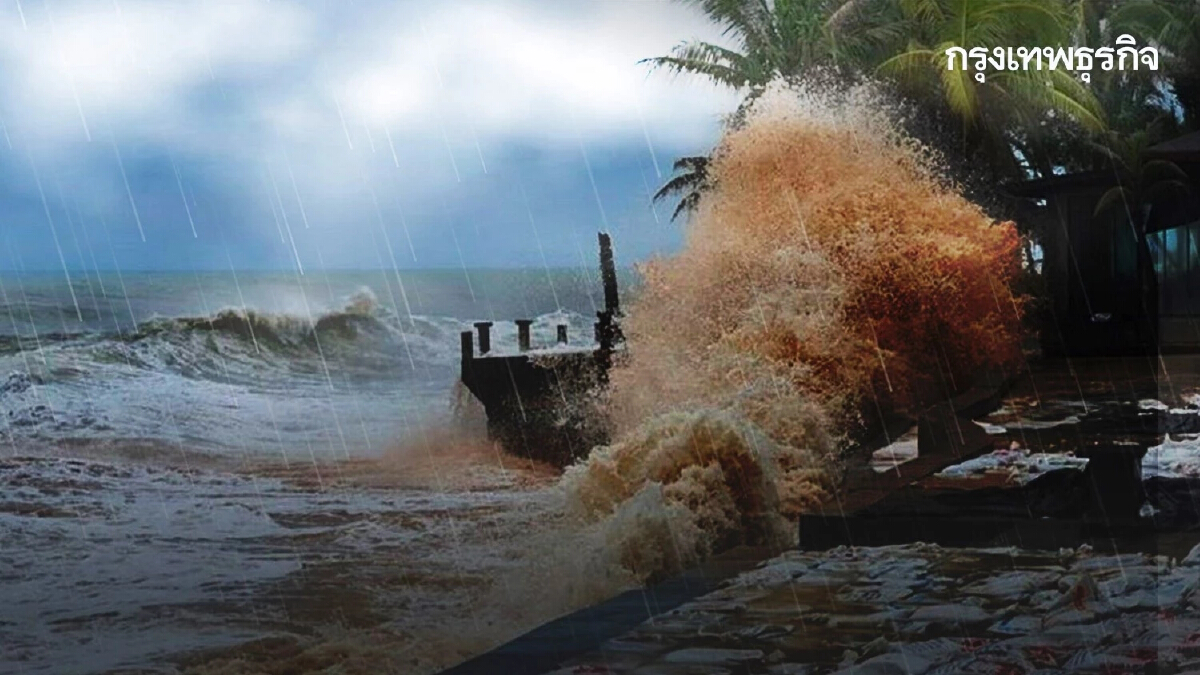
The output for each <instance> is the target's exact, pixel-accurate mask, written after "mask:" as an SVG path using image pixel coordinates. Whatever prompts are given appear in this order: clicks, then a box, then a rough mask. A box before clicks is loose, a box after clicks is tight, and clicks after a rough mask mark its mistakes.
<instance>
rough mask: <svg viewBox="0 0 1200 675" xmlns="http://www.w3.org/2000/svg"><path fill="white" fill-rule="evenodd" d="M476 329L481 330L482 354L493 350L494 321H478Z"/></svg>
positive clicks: (480, 351) (480, 346)
mask: <svg viewBox="0 0 1200 675" xmlns="http://www.w3.org/2000/svg"><path fill="white" fill-rule="evenodd" d="M475 329H476V330H478V331H479V353H480V355H483V354H486V353H488V352H490V351H492V322H491V321H476V322H475Z"/></svg>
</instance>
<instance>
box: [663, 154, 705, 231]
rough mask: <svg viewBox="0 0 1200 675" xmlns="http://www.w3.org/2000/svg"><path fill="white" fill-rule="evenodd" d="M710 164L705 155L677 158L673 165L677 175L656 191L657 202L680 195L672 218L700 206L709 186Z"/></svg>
mask: <svg viewBox="0 0 1200 675" xmlns="http://www.w3.org/2000/svg"><path fill="white" fill-rule="evenodd" d="M708 164H709V158H708V157H705V156H703V155H701V156H697V157H680V158H679V159H677V160H675V165H674V167H673V168H674V170H675V174H676V175H675V177H673V178H672V179H671V180H669V181H667V182H666V183H664V184H663V186H662V187H660V188H659V189H658V192H655V193H654V201H656V202H657V201H661V200H663V199H667V198H668V197H672V196H677V197H679V203H678V204H676V206H675V212H674V213H672V214H671V220H675V219H677V218H679V216H681V215H683V214H685V213H691V212H692V211H695V210H696V207H697V206H699V204H700V197H701V196H702V195H703V193H704V191H705V190H707V189H708V188H709V182H708Z"/></svg>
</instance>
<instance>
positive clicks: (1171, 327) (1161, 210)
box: [1009, 133, 1200, 356]
mask: <svg viewBox="0 0 1200 675" xmlns="http://www.w3.org/2000/svg"><path fill="white" fill-rule="evenodd" d="M1146 159H1147V160H1151V159H1154V160H1166V161H1169V162H1172V163H1174V164H1175V165H1176V166H1177V167H1179V168H1180V169H1181V170H1182V171H1183V172H1184V173H1186V174H1187V180H1186V181H1185V182H1186V184H1187V186H1188V187H1187V189H1186V190H1185V191H1178V190H1176V191H1174V192H1172V193H1171V194H1170V195H1169V196H1168V197H1166V198H1161V197H1159V198H1156V199H1153V200H1151V199H1149V198H1143V199H1142V200H1141V203H1127V204H1124V205H1122V204H1118V205H1117V206H1116V207H1115V208H1109V209H1105V210H1104V211H1102V212H1100V213H1097V209H1096V207H1097V204H1098V203H1099V201H1100V199H1101V197H1102V196H1103V195H1104V194H1105V193H1106V192H1107V191H1108V190H1109V189H1110V188H1112V187H1114V186H1116V185H1118V184H1119V181H1120V180H1121V178H1122V176H1121V175H1120V174H1119V173H1118V171H1117V170H1116V168H1115V167H1114V168H1113V169H1112V170H1105V171H1090V172H1083V173H1075V174H1066V175H1061V176H1053V177H1050V178H1044V179H1039V180H1033V181H1027V182H1024V183H1020V184H1017V185H1013V186H1010V187H1009V192H1010V193H1011V194H1012V195H1013V196H1015V197H1018V198H1020V200H1021V202H1022V214H1021V216H1020V217H1021V218H1024V219H1027V220H1028V222H1031V223H1034V224H1035V226H1036V228H1037V230H1038V231H1039V232H1040V233H1041V237H1040V243H1041V246H1042V252H1043V258H1042V266H1043V274H1044V276H1045V280H1046V290H1047V293H1048V296H1049V308H1048V309H1049V311H1048V313H1047V316H1046V319H1047V321H1046V325H1044V326H1043V330H1042V346H1043V349H1044V351H1045V352H1046V353H1047V354H1049V355H1070V356H1114V355H1127V354H1141V353H1154V352H1180V351H1200V133H1194V134H1190V135H1187V136H1182V137H1180V138H1176V139H1174V140H1171V141H1168V142H1166V143H1162V144H1160V145H1157V146H1154V147H1152V148H1150V149H1149V150H1148V151H1147V153H1146ZM1126 180H1129V179H1128V178H1126ZM1146 182H1147V181H1143V184H1142V185H1139V186H1128V187H1135V188H1136V189H1137V191H1138V192H1140V193H1141V194H1143V195H1145V194H1148V193H1149V191H1148V190H1147V189H1146V188H1147V187H1148V186H1147V185H1146V184H1145V183H1146ZM1156 192H1162V190H1158V191H1156ZM1143 220H1144V221H1145V223H1146V225H1145V229H1146V232H1147V235H1146V242H1145V244H1146V245H1145V247H1144V248H1142V250H1141V251H1140V252H1139V246H1138V239H1139V233H1138V230H1139V227H1138V225H1136V223H1139V222H1141V221H1143Z"/></svg>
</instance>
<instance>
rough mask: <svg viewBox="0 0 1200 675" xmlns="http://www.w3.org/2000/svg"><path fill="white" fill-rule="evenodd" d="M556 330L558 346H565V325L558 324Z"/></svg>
mask: <svg viewBox="0 0 1200 675" xmlns="http://www.w3.org/2000/svg"><path fill="white" fill-rule="evenodd" d="M556 328H557V330H558V335H557V342H558V344H560V345H565V344H567V324H565V323H560V324H558V326H556Z"/></svg>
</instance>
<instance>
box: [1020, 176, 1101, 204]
mask: <svg viewBox="0 0 1200 675" xmlns="http://www.w3.org/2000/svg"><path fill="white" fill-rule="evenodd" d="M1116 182H1117V181H1116V177H1115V176H1114V175H1113V172H1112V171H1081V172H1078V173H1066V174H1057V175H1054V176H1047V177H1046V178H1035V179H1033V180H1026V181H1021V182H1019V183H1009V184H1007V185H1005V186H1004V191H1005V192H1007V193H1008V194H1010V195H1012V196H1014V197H1026V198H1030V199H1042V198H1045V197H1048V196H1050V195H1053V194H1059V193H1062V192H1074V191H1086V190H1094V189H1097V188H1100V189H1108V188H1109V187H1111V186H1112V185H1114V184H1115V183H1116Z"/></svg>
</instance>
